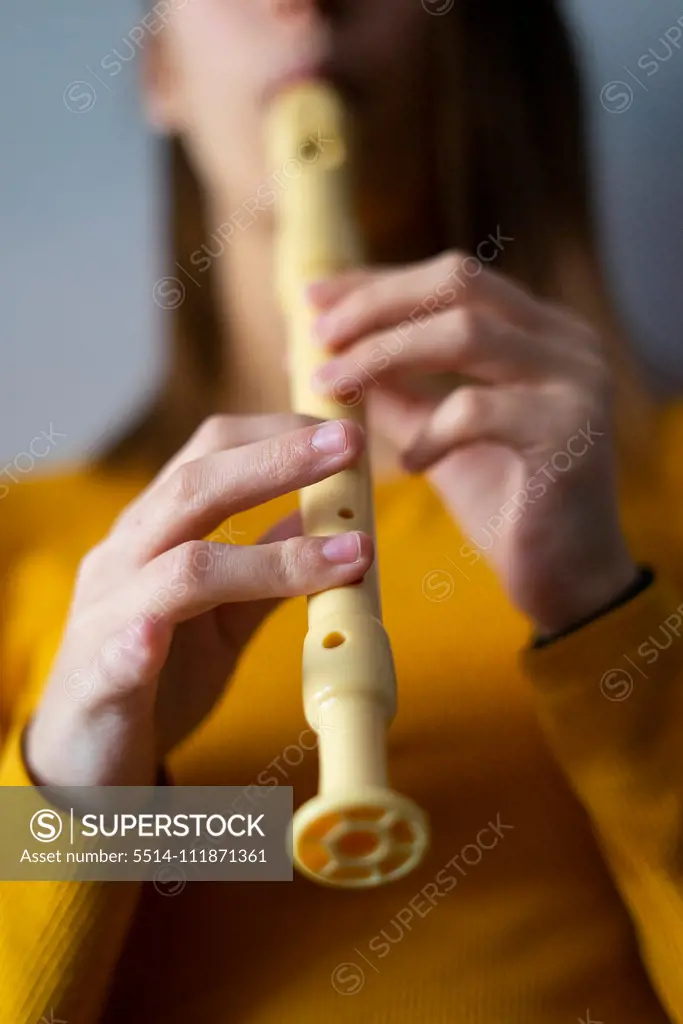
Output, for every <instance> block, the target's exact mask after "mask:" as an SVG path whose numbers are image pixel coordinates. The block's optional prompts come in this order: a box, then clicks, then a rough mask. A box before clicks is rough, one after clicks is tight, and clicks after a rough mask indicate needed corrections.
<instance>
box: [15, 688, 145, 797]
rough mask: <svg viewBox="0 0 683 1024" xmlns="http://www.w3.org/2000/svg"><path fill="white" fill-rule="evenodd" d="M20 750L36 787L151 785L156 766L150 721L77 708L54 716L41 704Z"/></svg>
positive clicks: (28, 726) (29, 725)
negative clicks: (87, 711)
mask: <svg viewBox="0 0 683 1024" xmlns="http://www.w3.org/2000/svg"><path fill="white" fill-rule="evenodd" d="M22 751H23V757H24V765H25V767H26V771H27V773H28V775H29V776H30V777H31V779H32V781H33V782H34V785H37V786H51V787H65V786H149V785H153V784H154V782H155V779H156V776H157V771H158V758H157V756H156V750H155V744H154V742H153V737H152V735H151V731H150V729H149V725H148V723H146V722H144V723H143V722H140V723H135V722H134V721H128V720H125V719H120V718H118V717H117V716H114V715H111V714H109V715H105V716H102V717H99V716H96V715H93V714H91V713H85V714H81V713H80V712H79V709H76V710H74V711H73V712H71V713H70V714H69V715H68V716H63V717H60V718H55V717H54V716H51V715H49V714H48V715H46V714H45V713H44V712H43V709H41V708H39V709H38V710H37V711H36V714H35V716H34V717H33V719H32V720H31V721H30V722H29V724H28V725H27V727H26V729H25V732H24V737H23V744H22Z"/></svg>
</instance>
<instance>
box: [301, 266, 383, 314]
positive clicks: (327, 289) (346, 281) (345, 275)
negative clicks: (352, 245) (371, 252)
mask: <svg viewBox="0 0 683 1024" xmlns="http://www.w3.org/2000/svg"><path fill="white" fill-rule="evenodd" d="M377 273H378V268H376V267H375V268H373V269H372V270H371V269H370V268H368V267H354V268H352V269H351V270H342V271H341V273H338V274H333V275H332V276H331V277H326V278H322V279H321V280H320V281H312V282H311V283H310V284H308V285H307V286H306V289H305V294H306V299H307V300H308V302H309V303H310V305H311V306H313V307H314V308H315V309H318V310H320V311H321V312H322V311H323V310H326V309H329V308H330V307H331V306H333V305H334V304H335V303H336V302H339V300H340V299H342V298H343V297H344V296H345V295H347V294H348V293H349V292H350V291H352V290H353V289H354V288H357V287H358V286H359V285H361V284H364V283H365V282H366V281H368V280H370V279H371V278H372V277H374V276H376V274H377Z"/></svg>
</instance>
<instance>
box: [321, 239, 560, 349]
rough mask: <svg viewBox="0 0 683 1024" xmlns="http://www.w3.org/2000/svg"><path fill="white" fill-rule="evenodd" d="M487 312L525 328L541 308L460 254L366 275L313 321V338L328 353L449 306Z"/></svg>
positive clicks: (511, 284) (519, 288)
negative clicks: (474, 307) (486, 308)
mask: <svg viewBox="0 0 683 1024" xmlns="http://www.w3.org/2000/svg"><path fill="white" fill-rule="evenodd" d="M472 303H477V304H480V305H485V306H489V307H490V308H491V309H492V310H493V311H495V312H497V313H498V314H499V315H500V316H502V317H505V318H507V319H510V320H512V321H513V322H517V323H519V324H520V325H523V326H527V327H530V326H532V325H534V324H536V323H538V321H539V319H540V318H541V316H542V308H543V307H542V305H541V303H539V302H538V300H536V299H535V298H534V296H533V295H531V294H530V293H529V292H528V291H526V290H525V289H524V288H522V286H521V285H518V284H516V283H515V282H513V281H511V280H509V279H508V278H507V277H505V276H503V275H502V274H499V273H497V272H496V271H494V270H491V269H489V268H487V267H485V266H484V265H483V263H481V261H479V260H477V259H475V258H474V257H472V256H468V255H466V254H464V253H458V252H447V253H444V254H442V255H441V256H438V257H436V258H434V259H432V260H425V261H422V262H420V263H414V264H411V265H409V266H406V267H399V268H396V269H389V270H382V271H378V272H376V273H372V274H368V275H366V276H365V277H364V278H362V279H361V280H359V281H358V283H357V284H356V285H355V286H354V287H351V288H350V289H349V290H348V291H346V292H342V294H341V296H340V298H339V301H337V302H336V304H334V305H333V306H332V307H331V308H327V309H326V310H325V312H324V313H323V314H322V315H321V316H320V317H318V319H317V321H316V324H315V332H316V336H317V338H318V340H319V341H320V343H321V344H322V345H324V346H325V347H327V348H330V349H332V350H336V349H339V348H343V347H344V346H346V345H348V344H349V343H350V342H352V341H354V340H355V339H357V338H360V337H362V336H363V335H365V334H369V333H370V332H372V331H379V330H383V329H386V328H389V327H394V328H395V327H397V326H400V327H403V328H405V327H407V326H408V325H409V324H411V323H412V324H415V323H416V322H418V321H420V320H424V319H425V318H430V317H432V316H433V315H434V314H435V313H436V312H437V311H439V310H441V309H445V308H447V307H449V306H469V305H471V304H472Z"/></svg>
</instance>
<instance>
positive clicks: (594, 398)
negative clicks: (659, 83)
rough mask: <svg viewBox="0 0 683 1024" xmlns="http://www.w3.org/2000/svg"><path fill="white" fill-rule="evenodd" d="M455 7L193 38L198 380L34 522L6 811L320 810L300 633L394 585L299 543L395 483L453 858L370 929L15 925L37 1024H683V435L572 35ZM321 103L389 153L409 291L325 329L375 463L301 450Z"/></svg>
mask: <svg viewBox="0 0 683 1024" xmlns="http://www.w3.org/2000/svg"><path fill="white" fill-rule="evenodd" d="M450 6H451V5H448V4H446V5H444V4H441V3H440V4H431V3H424V4H423V5H420V4H417V3H414V2H413V0H365V2H363V3H357V2H353V0H349V2H348V3H345V2H343V0H340V2H339V3H332V2H330V3H327V2H325V3H323V2H322V0H321V2H319V3H314V2H313V0H300V2H296V0H292V2H289V3H282V2H276V0H259V2H252V3H247V2H244V0H227V2H226V0H221V2H219V0H192V3H176V4H172V5H164V11H165V13H164V17H163V20H164V26H163V31H154V32H153V31H152V29H151V27H150V36H149V39H148V42H147V47H146V51H145V64H146V79H145V95H146V101H147V107H148V110H149V113H150V117H151V119H152V120H153V122H154V123H155V124H156V125H157V126H159V127H161V128H163V129H164V130H166V131H167V132H169V133H170V134H172V135H173V136H174V137H175V138H176V142H175V143H174V160H173V168H172V169H173V182H174V189H175V195H176V204H177V205H176V208H175V209H176V218H175V221H174V235H173V237H174V242H175V246H176V253H175V258H176V262H179V263H180V264H181V266H182V267H183V269H184V270H187V271H190V270H191V269H192V268H194V271H193V272H194V277H195V279H196V282H197V283H196V285H195V284H188V286H187V294H186V297H185V301H184V302H183V303H182V304H181V305H180V307H179V308H178V310H177V311H176V317H175V323H174V330H173V342H174V344H173V352H172V359H171V373H170V375H169V378H168V380H167V382H166V385H165V387H164V390H163V393H162V394H161V396H160V398H159V400H158V401H157V402H156V403H155V405H154V407H153V409H152V410H151V411H150V412H149V413H148V414H146V415H145V417H143V418H142V419H141V421H140V422H139V423H138V424H137V425H136V426H135V428H134V429H132V430H131V431H129V432H128V434H127V435H126V436H125V437H123V438H121V439H120V440H119V441H118V442H117V443H116V444H114V445H112V446H111V447H110V449H109V450H108V451H107V452H106V453H104V454H103V456H102V457H101V458H99V459H98V460H97V461H95V462H94V463H93V464H91V465H88V466H85V467H76V468H75V469H74V470H73V471H72V472H70V473H68V474H66V475H64V474H63V475H61V476H57V477H53V478H51V479H45V480H36V481H28V482H27V483H25V484H21V485H19V486H17V487H15V488H13V490H12V493H11V494H10V495H9V496H8V497H7V499H6V502H5V503H4V504H5V507H4V508H3V512H4V513H5V521H6V528H5V531H4V533H5V555H4V558H3V569H4V570H5V577H4V579H5V583H4V587H5V594H4V607H5V609H6V612H5V620H4V653H3V662H4V664H3V668H4V670H5V671H4V679H3V688H4V692H3V706H2V711H3V721H2V725H3V744H4V747H3V759H2V769H1V772H0V781H1V782H2V783H3V784H4V785H14V784H16V785H31V784H32V783H36V782H40V783H45V784H52V785H60V784H70V785H74V784H80V785H116V784H120V785H121V784H122V785H130V784H148V783H151V782H152V781H153V780H154V779H155V778H156V777H158V776H159V772H160V770H161V771H162V772H164V773H165V774H166V777H167V778H168V780H170V781H171V782H174V783H178V784H186V785H195V784H207V785H231V784H234V785H244V784H246V783H249V782H253V781H255V780H259V781H261V782H265V779H264V776H268V777H270V778H271V779H272V778H273V777H276V778H277V780H278V783H279V784H284V785H292V786H294V791H295V797H296V801H297V803H300V802H302V801H303V800H305V799H307V798H308V797H309V796H310V795H311V794H312V793H313V792H314V791H315V787H316V767H317V766H316V760H315V755H314V754H312V753H311V752H310V751H307V750H305V749H303V750H299V751H298V753H297V755H296V756H293V755H291V754H290V755H287V756H285V752H286V751H288V750H289V751H291V749H292V747H294V748H295V749H296V748H297V745H298V746H301V744H300V743H299V738H300V737H301V736H302V734H303V733H304V731H305V728H306V726H305V721H304V719H303V715H302V710H301V699H300V693H299V686H300V664H299V659H300V645H299V644H298V643H297V642H295V640H294V638H295V637H296V636H301V635H302V634H303V629H304V616H305V609H304V608H303V602H302V601H293V602H292V601H289V602H284V603H282V599H283V598H288V597H293V596H296V595H304V594H309V593H312V592H315V591H317V590H320V589H324V588H329V587H333V586H335V585H339V584H344V583H349V582H352V581H354V580H356V579H359V578H360V577H362V575H363V573H364V572H365V571H366V570H367V568H368V567H369V565H370V564H371V561H372V559H373V556H374V553H373V550H372V543H371V541H370V539H369V538H368V537H365V536H362V535H359V534H357V533H355V532H354V531H350V532H349V533H348V534H347V535H344V536H343V537H341V538H337V539H335V540H334V541H332V542H330V540H329V539H325V538H320V539H313V538H311V539H303V538H302V537H301V536H299V532H298V531H299V527H298V524H297V521H296V518H293V517H292V516H290V515H289V513H291V512H292V510H293V509H294V508H295V497H294V494H293V492H294V491H295V490H296V489H297V488H299V487H301V486H304V485H307V484H309V483H311V482H313V481H315V480H319V479H322V478H324V477H326V476H329V475H331V474H333V473H336V472H338V471H339V470H340V469H342V468H344V467H345V466H348V465H350V464H352V463H353V462H354V460H355V459H357V458H358V455H359V453H360V451H361V450H362V447H363V445H364V444H366V443H367V444H368V445H369V446H370V448H371V450H372V454H373V456H374V464H375V470H376V475H377V521H378V544H379V557H380V561H381V565H382V583H383V592H384V603H385V613H386V615H385V617H386V622H387V627H388V631H389V633H390V635H391V637H392V641H393V645H394V652H395V657H396V662H397V672H398V677H399V681H400V711H399V715H398V717H397V720H396V722H395V724H394V726H393V728H392V732H391V750H390V759H391V765H390V767H391V774H392V780H393V782H394V785H395V786H396V788H397V789H398V790H399V791H401V792H405V793H406V794H409V795H410V796H411V797H412V798H414V799H415V800H417V801H418V802H419V803H420V804H421V806H423V807H424V808H425V809H426V810H427V812H428V813H429V815H430V818H431V821H432V824H433V831H434V836H433V847H432V850H431V852H430V855H429V857H428V859H427V860H426V861H425V862H424V864H423V865H422V866H421V867H420V868H419V869H418V870H417V871H416V872H415V873H414V874H412V875H410V876H409V877H407V878H405V879H404V880H403V881H401V882H398V883H395V884H394V885H390V886H386V887H383V888H381V889H378V890H373V891H360V892H346V891H335V890H329V891H328V890H325V889H322V888H320V887H318V886H315V885H312V884H310V883H309V882H308V881H306V880H305V879H303V878H301V877H297V878H296V879H295V881H294V883H293V884H291V885H285V884H282V885H264V884H256V883H253V884H241V883H239V884H238V883H233V884H229V885H228V884H225V885H216V884H211V883H205V884H201V885H199V884H198V885H189V886H187V887H185V888H184V889H183V890H182V892H179V893H177V895H176V896H175V898H173V899H169V898H163V895H164V894H163V893H160V892H159V891H158V889H155V887H153V886H141V885H139V886H138V885H134V884H131V883H120V884H117V885H111V884H99V883H97V884H85V883H70V884H66V883H47V882H45V883H35V884H33V885H19V884H16V883H12V884H4V885H3V887H2V895H1V899H2V912H1V915H0V937H1V938H2V948H3V957H2V960H1V961H0V974H1V976H2V986H1V987H0V1005H2V1007H3V1015H2V1020H3V1022H4V1021H7V1022H9V1021H11V1022H12V1024H29V1022H30V1024H33V1022H35V1021H36V1020H38V1019H40V1017H41V1015H43V1019H46V1020H50V1019H64V1020H67V1021H68V1022H69V1024H77V1022H78V1024H92V1022H94V1021H105V1022H113V1021H117V1022H118V1021H122V1020H125V1021H130V1022H143V1021H144V1022H145V1024H151V1022H157V1021H159V1022H160V1021H164V1022H166V1024H168V1022H180V1021H187V1020H191V1021H202V1022H204V1021H212V1022H218V1021H220V1022H226V1024H227V1022H231V1024H233V1022H234V1024H237V1022H246V1021H249V1022H250V1024H256V1022H264V1024H265V1022H275V1021H278V1022H290V1021H291V1022H297V1024H298V1022H301V1021H309V1020H310V1021H319V1020H320V1019H324V1020H326V1021H328V1022H330V1024H332V1022H337V1021H348V1020H355V1019H357V1018H360V1019H362V1020H368V1021H372V1022H378V1024H379V1022H383V1021H392V1024H393V1022H396V1021H401V1020H405V1021H425V1022H431V1021H433V1022H439V1024H441V1022H445V1021H448V1022H451V1021H453V1022H454V1021H458V1022H462V1024H464V1022H475V1021H477V1022H480V1024H501V1022H503V1021H504V1022H505V1024H513V1022H519V1024H521V1022H524V1024H531V1022H534V1024H548V1022H551V1021H552V1022H553V1024H555V1022H557V1024H560V1022H565V1021H566V1022H568V1024H569V1022H575V1021H592V1022H594V1024H595V1022H597V1021H605V1022H610V1021H615V1022H616V1021H618V1022H619V1024H636V1022H637V1024H642V1022H644V1021H647V1022H648V1024H658V1022H664V1021H683V969H682V966H683V852H682V851H683V847H682V836H683V752H682V750H683V744H681V725H680V721H681V711H682V710H683V668H682V655H681V647H680V642H679V636H680V632H681V628H680V627H681V623H682V622H683V592H682V590H681V584H682V583H683V560H682V559H681V550H682V545H681V539H682V538H681V533H680V525H679V522H678V520H677V517H676V511H675V510H676V508H677V504H676V497H677V495H678V496H679V497H680V494H681V489H680V474H679V473H678V471H677V466H676V446H677V445H678V446H680V444H681V442H682V441H683V427H682V426H681V423H682V419H681V416H680V413H679V411H678V410H675V409H670V410H658V409H656V408H654V407H653V403H652V402H651V401H650V400H648V399H646V398H645V397H640V396H639V395H638V393H637V391H636V389H635V388H634V387H633V385H632V383H631V377H630V376H629V371H628V369H627V367H626V360H625V359H624V358H623V353H622V355H621V356H620V355H619V354H618V353H616V352H615V351H614V350H615V344H616V343H615V341H614V338H615V337H616V335H617V333H618V332H617V331H616V329H615V327H614V325H613V322H612V320H611V317H610V314H609V309H608V305H607V303H606V301H605V300H604V297H603V293H602V289H601V284H600V276H599V273H598V270H597V264H596V262H595V260H594V258H593V255H592V250H591V231H590V217H589V213H588V204H587V201H586V185H585V180H584V173H583V167H582V156H581V154H582V148H581V136H580V130H579V122H578V100H577V90H576V82H575V76H574V71H573V66H572V62H571V57H570V54H569V51H568V47H567V44H566V40H565V36H564V34H563V31H562V28H561V25H560V22H559V18H558V14H557V12H556V10H555V5H554V4H553V3H551V2H550V0H545V2H543V3H539V4H536V5H535V11H534V13H533V15H531V14H526V13H525V10H524V9H522V8H520V7H519V5H518V7H517V9H514V8H513V7H512V5H509V4H507V3H504V2H502V0H496V2H493V0H489V2H487V3H478V4H475V3H470V2H469V0H468V2H465V0H463V2H461V3H458V4H455V6H454V7H453V8H452V9H449V8H450ZM146 24H147V25H148V27H149V26H150V22H149V21H148V22H147V23H146ZM310 76H322V77H328V78H331V79H332V80H333V81H335V82H336V83H337V85H338V86H339V88H340V90H341V92H342V94H343V95H344V97H345V98H346V100H347V102H348V104H349V107H350V108H351V110H352V111H353V113H354V115H355V116H356V120H357V124H358V126H359V138H360V143H361V144H360V146H359V147H358V154H357V170H358V179H359V208H360V209H361V210H362V211H363V213H362V217H363V229H364V232H365V235H366V238H367V241H368V246H369V250H370V253H371V257H372V258H371V260H370V261H369V263H368V266H367V267H366V268H365V269H364V270H362V271H360V272H355V273H350V274H346V275H342V276H341V277H337V278H335V279H332V280H328V281H322V282H318V283H316V284H314V285H313V286H312V287H311V289H310V290H309V294H308V297H309V301H310V302H311V303H312V305H314V306H315V307H316V308H317V309H318V310H319V312H320V317H319V319H318V321H317V333H318V335H319V340H320V344H322V345H324V346H326V349H327V351H328V353H329V355H330V360H329V362H328V364H327V369H326V371H325V372H324V373H323V374H321V375H320V377H319V378H318V380H317V385H316V386H317V387H319V388H320V389H321V390H327V391H334V388H335V384H336V382H338V381H339V380H340V379H341V378H343V377H344V376H345V375H348V374H349V373H353V374H357V373H358V370H357V367H358V364H360V365H361V366H362V367H363V368H369V367H371V368H372V370H371V372H372V376H370V375H369V374H368V376H367V382H366V386H367V388H368V401H369V406H370V416H371V423H370V430H369V433H368V438H367V439H366V438H365V437H364V436H362V435H361V434H360V432H359V431H358V430H357V429H356V428H354V426H353V424H351V423H350V422H348V421H340V422H336V423H326V424H320V423H312V422H311V421H307V420H302V419H301V418H297V417H293V416H291V415H289V414H287V413H285V412H283V410H285V409H286V408H287V374H286V370H284V369H283V370H282V371H280V370H279V369H277V372H276V369H274V368H278V367H279V366H280V364H281V363H282V361H283V358H284V343H283V329H282V323H281V319H280V317H279V314H278V310H277V303H276V299H275V296H274V294H273V290H272V286H271V276H272V275H271V260H272V237H273V224H274V216H273V204H272V202H271V203H268V202H267V201H265V200H264V202H263V203H261V204H260V205H259V204H255V203H254V202H253V197H254V196H259V197H261V196H262V195H263V193H259V192H258V190H259V188H260V187H262V185H263V182H264V181H265V180H266V179H267V177H268V174H269V172H270V170H271V169H270V168H268V167H267V165H266V163H265V158H264V154H263V147H262V134H263V121H264V113H265V110H266V109H267V106H268V100H269V98H270V96H271V95H272V94H273V91H276V90H278V89H280V88H284V87H285V86H286V84H287V83H288V82H290V81H291V80H292V79H293V78H302V77H310ZM196 180H197V181H198V182H200V183H201V195H202V203H203V211H202V212H203V216H202V220H201V229H200V228H199V224H200V221H199V218H198V215H197V211H196V209H195V206H194V200H193V199H192V197H193V196H194V192H193V189H194V185H195V181H196ZM281 187H285V186H281ZM195 198H196V197H195ZM250 200H252V201H251V202H250ZM245 210H249V211H250V215H251V218H252V219H251V220H250V221H249V222H248V223H247V220H246V218H245V217H244V216H242V213H243V212H244V211H245ZM485 242H486V243H487V244H484V243H485ZM473 254H474V255H473ZM168 294H169V293H168V288H167V285H164V287H162V288H159V289H158V290H157V298H159V296H160V295H161V296H162V297H163V295H168ZM435 295H436V296H437V297H438V301H437V302H436V303H435V302H434V301H433V297H434V296H435ZM160 301H162V302H163V298H162V299H161V300H160ZM411 315H412V316H413V319H412V320H411V319H410V318H411ZM406 321H407V322H408V323H407V326H406ZM399 326H401V329H402V330H403V331H404V334H403V335H402V337H403V338H404V339H405V340H406V341H407V342H409V343H405V344H403V345H402V346H396V345H394V346H393V348H392V349H391V351H392V353H393V354H392V356H391V359H390V360H389V361H388V363H387V362H386V360H382V359H380V360H378V359H375V356H374V354H376V353H377V352H378V351H381V352H384V351H386V349H385V348H383V347H382V343H383V342H386V343H387V346H389V344H390V342H391V340H392V338H394V339H395V333H396V330H397V328H398V327H399ZM605 353H608V355H605ZM608 364H609V365H610V366H611V372H608V369H607V366H608ZM456 380H458V381H460V385H461V386H459V387H455V386H454V382H455V381H456ZM612 380H613V381H614V383H615V387H614V388H612V386H611V381H612ZM613 392H614V396H615V401H614V405H615V408H616V421H617V423H618V443H614V442H613V431H612V426H611V422H612V412H611V408H612V404H613V403H612V393H613ZM209 413H212V415H211V416H210V417H209V418H208V419H206V416H207V415H208V414H209ZM202 421H203V422H202ZM200 423H201V425H199V426H198V428H197V429H195V427H197V425H198V424H200ZM188 435H191V436H190V438H189V440H187V437H188ZM678 450H680V447H679V449H678ZM617 452H618V455H617V454H616V453H617ZM271 499H273V500H271ZM48 509H49V510H50V529H49V530H48V531H46V530H45V519H46V510H48ZM214 531H215V532H214ZM212 533H213V536H214V540H206V539H205V538H207V537H208V536H209V535H211V534H212ZM226 542H227V543H226ZM74 578H75V585H74ZM177 581H180V582H181V584H182V585H181V586H177V585H175V584H176V583H177ZM46 627H48V629H47V630H46ZM299 754H300V755H301V756H299ZM265 784H270V785H272V784H273V783H272V781H271V782H265ZM351 996H352V997H353V998H350V997H351ZM50 1015H52V1016H50Z"/></svg>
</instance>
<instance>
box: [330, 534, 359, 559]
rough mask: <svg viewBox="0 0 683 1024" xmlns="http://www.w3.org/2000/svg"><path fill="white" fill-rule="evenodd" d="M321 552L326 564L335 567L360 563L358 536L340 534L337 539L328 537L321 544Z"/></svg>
mask: <svg viewBox="0 0 683 1024" xmlns="http://www.w3.org/2000/svg"><path fill="white" fill-rule="evenodd" d="M322 552H323V557H324V558H326V559H327V561H328V562H335V563H336V564H337V565H343V564H348V563H350V562H360V552H361V547H360V534H359V533H340V534H339V535H338V536H337V537H330V539H329V540H326V541H325V543H324V544H323V547H322Z"/></svg>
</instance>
